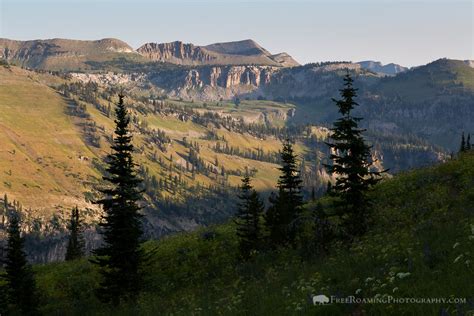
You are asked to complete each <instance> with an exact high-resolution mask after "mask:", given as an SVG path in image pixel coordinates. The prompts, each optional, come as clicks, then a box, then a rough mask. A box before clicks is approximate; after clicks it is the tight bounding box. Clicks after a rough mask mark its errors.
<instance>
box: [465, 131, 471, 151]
mask: <svg viewBox="0 0 474 316" xmlns="http://www.w3.org/2000/svg"><path fill="white" fill-rule="evenodd" d="M466 150H471V134H470V133H469V134H467V139H466Z"/></svg>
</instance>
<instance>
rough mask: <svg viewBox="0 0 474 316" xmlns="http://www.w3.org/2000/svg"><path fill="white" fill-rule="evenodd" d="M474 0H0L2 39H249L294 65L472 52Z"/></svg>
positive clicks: (134, 42)
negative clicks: (285, 55)
mask: <svg viewBox="0 0 474 316" xmlns="http://www.w3.org/2000/svg"><path fill="white" fill-rule="evenodd" d="M473 20H474V0H471V1H469V0H468V1H457V0H445V1H441V0H431V1H428V0H424V1H405V0H398V1H388V0H352V1H350V0H345V1H340V0H333V1H317V0H313V1H301V0H293V1H291V0H286V1H281V0H280V1H270V0H253V1H230V0H229V1H226V0H220V1H217V0H211V1H209V0H208V1H198V0H193V1H191V0H188V1H184V0H175V1H159V0H157V1H151V0H137V1H133V0H128V1H124V0H119V1H117V0H115V1H112V0H94V1H91V0H63V1H59V0H36V1H35V0H0V37H6V38H11V39H19V40H26V39H38V38H42V39H45V38H54V37H60V38H73V39H100V38H105V37H115V38H120V39H122V40H124V41H126V42H127V43H129V44H130V45H131V46H133V47H134V48H138V47H139V46H140V45H142V44H143V43H146V42H170V41H175V40H181V41H184V42H191V43H194V44H198V45H205V44H210V43H214V42H223V41H233V40H241V39H247V38H251V39H254V40H255V41H256V42H258V43H260V44H261V45H262V46H263V47H265V48H267V49H268V50H269V51H270V52H272V53H279V52H283V51H284V52H287V53H289V54H290V55H292V56H293V57H294V58H295V59H296V60H298V61H299V62H301V63H307V62H315V61H327V60H351V61H360V60H367V59H371V60H378V61H382V62H383V63H389V62H395V63H400V64H402V65H406V66H413V65H419V64H424V63H427V62H429V61H432V60H435V59H438V58H441V57H448V58H453V59H474V21H473Z"/></svg>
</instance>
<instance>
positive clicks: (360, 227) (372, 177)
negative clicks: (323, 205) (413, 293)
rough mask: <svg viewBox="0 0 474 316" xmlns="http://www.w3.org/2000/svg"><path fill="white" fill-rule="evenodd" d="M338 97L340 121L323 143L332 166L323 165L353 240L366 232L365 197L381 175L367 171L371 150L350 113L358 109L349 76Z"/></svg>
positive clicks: (367, 204) (366, 200) (368, 203)
mask: <svg viewBox="0 0 474 316" xmlns="http://www.w3.org/2000/svg"><path fill="white" fill-rule="evenodd" d="M340 94H341V99H340V100H335V99H333V101H334V102H335V103H336V105H337V107H338V109H339V113H340V114H341V117H340V118H339V119H338V120H337V121H335V122H334V127H333V128H332V129H331V131H332V134H331V136H330V138H331V139H332V142H331V143H326V144H327V145H328V146H329V147H330V149H331V155H330V159H331V160H332V164H330V165H326V168H327V169H328V171H329V173H331V174H335V175H336V176H337V179H336V183H335V185H334V186H333V187H332V189H331V190H332V194H333V195H335V196H338V197H339V199H340V203H338V205H337V207H338V210H339V212H340V215H341V217H342V219H343V222H344V225H345V228H346V233H347V234H348V235H349V236H350V237H351V238H352V237H354V236H357V235H361V234H363V233H364V232H365V231H366V229H367V219H368V215H369V214H368V213H369V210H370V201H369V199H368V198H367V195H366V193H367V191H368V189H369V187H370V186H371V185H374V184H376V183H377V182H378V181H379V180H380V177H379V175H380V174H381V172H374V171H371V170H370V167H371V166H372V161H371V153H370V149H371V147H370V146H368V145H366V144H365V141H364V138H363V136H362V133H363V132H364V131H365V130H364V129H360V128H359V127H358V125H359V121H361V120H362V118H359V117H355V116H353V115H352V110H353V109H354V108H355V107H356V106H357V105H358V104H357V102H356V101H355V98H356V97H357V89H355V88H354V87H353V80H352V78H351V76H350V75H349V73H347V75H346V76H345V77H344V88H343V89H342V90H340Z"/></svg>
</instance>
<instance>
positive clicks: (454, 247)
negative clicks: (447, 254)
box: [453, 242, 461, 249]
mask: <svg viewBox="0 0 474 316" xmlns="http://www.w3.org/2000/svg"><path fill="white" fill-rule="evenodd" d="M460 244H461V243H459V242H456V243H455V244H454V245H453V249H456V247H457V246H459V245H460Z"/></svg>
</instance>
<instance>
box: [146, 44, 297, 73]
mask: <svg viewBox="0 0 474 316" xmlns="http://www.w3.org/2000/svg"><path fill="white" fill-rule="evenodd" d="M137 53H138V54H140V55H142V56H143V57H145V58H147V59H150V60H153V61H161V62H168V63H172V64H178V65H265V66H275V67H293V66H297V65H299V64H298V62H296V61H295V60H294V59H293V58H292V57H291V56H290V55H288V54H287V53H280V54H275V55H272V54H271V53H269V52H268V51H267V50H266V49H264V48H263V47H261V46H260V45H258V44H257V43H255V42H254V41H252V40H244V41H237V42H227V43H216V44H211V45H207V46H196V45H193V44H185V43H183V42H180V41H176V42H172V43H147V44H145V45H143V46H141V47H140V48H138V49H137Z"/></svg>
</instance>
